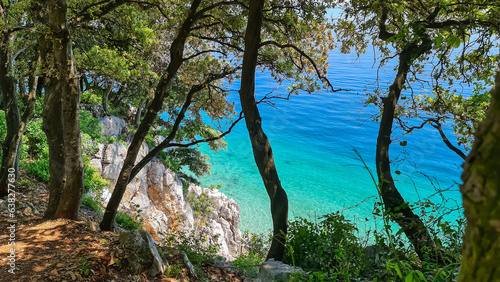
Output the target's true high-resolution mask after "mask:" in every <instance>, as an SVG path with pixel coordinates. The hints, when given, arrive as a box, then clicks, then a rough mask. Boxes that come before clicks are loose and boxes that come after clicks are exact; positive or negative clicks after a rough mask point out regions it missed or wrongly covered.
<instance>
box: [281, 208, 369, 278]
mask: <svg viewBox="0 0 500 282" xmlns="http://www.w3.org/2000/svg"><path fill="white" fill-rule="evenodd" d="M319 220H320V221H319V222H318V223H313V222H310V221H308V220H307V219H304V218H297V219H296V220H295V221H292V222H290V223H289V227H288V233H287V241H286V245H285V247H286V251H285V255H284V258H283V261H284V262H286V263H289V264H293V265H296V266H300V267H302V268H304V269H307V270H320V271H323V272H326V273H329V274H330V275H332V276H334V277H335V276H337V275H340V276H341V277H343V278H344V279H346V278H347V279H349V277H350V276H351V275H353V274H359V273H360V270H361V268H362V265H363V263H362V257H363V253H362V248H361V246H360V244H359V242H358V239H357V237H356V236H355V234H354V232H356V231H357V229H356V227H355V226H354V225H353V224H352V223H350V221H349V220H346V219H345V217H344V216H343V215H341V214H339V213H338V212H337V213H331V214H327V215H324V216H322V217H320V218H319ZM339 278H340V277H339Z"/></svg>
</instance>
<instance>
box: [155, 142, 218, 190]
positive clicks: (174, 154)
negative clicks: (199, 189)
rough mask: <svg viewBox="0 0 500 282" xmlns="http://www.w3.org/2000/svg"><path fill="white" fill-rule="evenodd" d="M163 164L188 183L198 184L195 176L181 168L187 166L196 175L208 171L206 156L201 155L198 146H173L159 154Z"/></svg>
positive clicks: (208, 165) (201, 174) (199, 175)
mask: <svg viewBox="0 0 500 282" xmlns="http://www.w3.org/2000/svg"><path fill="white" fill-rule="evenodd" d="M161 159H162V162H163V164H164V165H165V166H166V167H168V168H170V169H171V170H172V171H174V172H175V173H176V174H177V176H178V177H179V178H180V179H183V180H185V181H187V182H188V183H195V184H199V181H198V180H196V178H194V177H192V176H191V175H188V174H186V173H184V172H183V171H182V170H183V168H187V169H188V170H189V171H190V172H192V173H194V174H195V175H196V176H197V177H201V176H203V175H205V174H208V173H210V166H211V165H210V164H209V163H208V159H209V158H208V156H207V155H203V154H202V153H201V152H200V150H199V148H197V147H195V148H191V147H190V148H174V149H170V150H168V151H166V152H165V154H164V155H162V156H161Z"/></svg>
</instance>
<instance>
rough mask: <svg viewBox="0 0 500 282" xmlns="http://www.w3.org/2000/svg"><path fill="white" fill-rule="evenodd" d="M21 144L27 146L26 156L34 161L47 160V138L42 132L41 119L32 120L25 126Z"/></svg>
mask: <svg viewBox="0 0 500 282" xmlns="http://www.w3.org/2000/svg"><path fill="white" fill-rule="evenodd" d="M24 136H25V138H24V140H23V143H25V144H26V145H28V150H27V152H28V154H29V156H30V157H32V158H34V159H45V158H46V159H48V158H49V145H48V143H47V137H46V136H45V132H44V131H43V120H42V119H41V118H37V119H33V120H31V121H30V122H28V124H27V125H26V132H25V133H24Z"/></svg>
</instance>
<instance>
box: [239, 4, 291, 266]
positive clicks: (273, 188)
mask: <svg viewBox="0 0 500 282" xmlns="http://www.w3.org/2000/svg"><path fill="white" fill-rule="evenodd" d="M263 7H264V0H254V1H251V2H250V6H249V14H248V25H247V29H246V34H245V53H244V55H243V69H242V74H241V86H240V91H239V94H240V101H241V107H242V110H243V113H244V115H245V123H246V126H247V129H248V134H249V136H250V140H251V142H252V149H253V155H254V158H255V163H256V164H257V167H258V168H259V172H260V175H261V177H262V180H263V181H264V186H265V187H266V190H267V194H268V195H269V199H270V200H271V215H272V219H273V241H272V243H271V248H270V250H269V253H268V254H267V259H271V258H274V259H275V260H280V261H281V260H282V259H283V253H284V250H285V245H284V244H285V235H286V232H287V220H288V198H287V195H286V192H285V190H284V189H283V187H282V186H281V182H280V180H279V177H278V172H277V171H276V166H275V164H274V158H273V151H272V149H271V144H270V142H269V139H268V138H267V136H266V134H265V133H264V131H263V130H262V119H261V117H260V113H259V109H258V107H257V103H256V101H255V69H256V66H257V58H258V51H259V46H260V43H261V38H260V29H261V27H262V17H263V15H262V10H263Z"/></svg>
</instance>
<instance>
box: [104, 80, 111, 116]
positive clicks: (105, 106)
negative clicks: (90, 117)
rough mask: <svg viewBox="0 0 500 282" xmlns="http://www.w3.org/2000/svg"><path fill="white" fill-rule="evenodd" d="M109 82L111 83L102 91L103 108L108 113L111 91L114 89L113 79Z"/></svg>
mask: <svg viewBox="0 0 500 282" xmlns="http://www.w3.org/2000/svg"><path fill="white" fill-rule="evenodd" d="M108 83H109V85H108V87H107V88H106V89H105V90H104V92H103V93H102V108H103V109H104V113H106V115H107V114H108V113H109V108H108V97H109V93H111V90H113V81H109V82H108Z"/></svg>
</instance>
